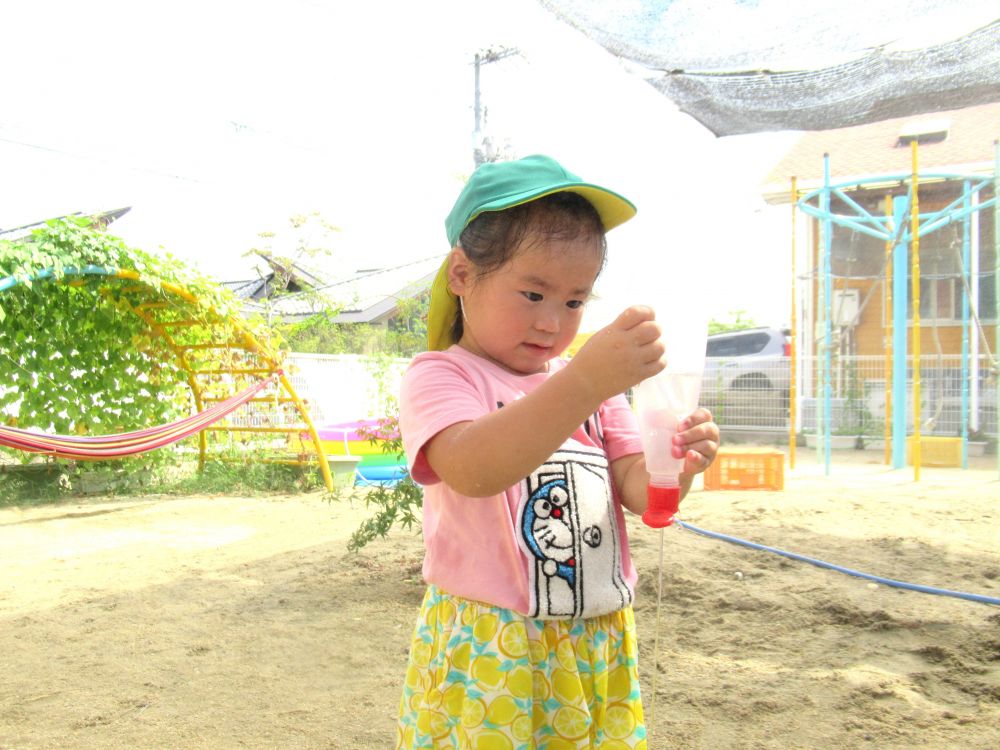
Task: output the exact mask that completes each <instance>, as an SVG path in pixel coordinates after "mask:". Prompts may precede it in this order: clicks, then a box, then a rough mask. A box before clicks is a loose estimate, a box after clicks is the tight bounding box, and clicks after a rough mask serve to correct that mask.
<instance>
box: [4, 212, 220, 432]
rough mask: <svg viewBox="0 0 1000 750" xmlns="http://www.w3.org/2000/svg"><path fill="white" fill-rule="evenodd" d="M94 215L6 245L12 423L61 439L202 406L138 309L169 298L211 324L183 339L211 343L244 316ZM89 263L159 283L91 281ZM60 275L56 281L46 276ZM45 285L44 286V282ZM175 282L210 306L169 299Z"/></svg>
mask: <svg viewBox="0 0 1000 750" xmlns="http://www.w3.org/2000/svg"><path fill="white" fill-rule="evenodd" d="M90 224H91V222H90V220H89V219H71V220H60V221H52V222H49V223H48V224H47V225H46V226H44V227H42V228H41V229H38V230H36V231H35V232H34V233H33V234H32V235H31V236H30V237H26V238H24V239H21V240H17V241H13V242H12V241H3V242H0V269H3V272H4V273H3V276H0V281H2V280H3V279H4V278H7V277H11V276H12V277H14V278H15V279H16V280H17V281H18V283H17V284H16V285H14V286H12V287H11V288H9V289H7V290H6V291H0V408H3V409H4V412H3V413H0V419H2V420H4V421H6V422H10V421H12V417H11V415H12V414H13V415H16V424H17V426H19V427H22V428H27V427H38V428H41V429H43V430H51V431H54V432H56V433H60V434H110V433H116V432H122V431H126V430H132V429H138V428H142V427H146V426H150V425H155V424H163V423H166V422H170V421H173V420H174V419H177V418H178V417H180V416H186V415H187V414H189V413H190V412H191V410H192V403H191V397H190V391H189V389H188V387H187V385H186V384H185V382H184V380H183V378H182V377H180V370H179V365H178V362H177V358H176V355H175V354H174V352H173V351H172V350H171V349H170V347H169V345H168V343H167V342H166V341H165V340H164V339H163V338H162V337H160V336H153V335H150V330H149V327H148V325H147V324H146V323H145V321H143V320H142V319H141V318H140V317H139V316H138V315H136V314H135V313H134V312H133V310H132V309H133V308H134V306H135V305H137V304H140V303H142V302H148V301H168V302H169V303H170V305H171V308H170V309H169V310H168V312H167V314H168V315H172V316H174V317H175V318H187V319H194V320H204V321H205V324H204V326H194V327H192V328H191V329H190V330H185V331H184V332H183V333H182V334H180V335H182V336H185V337H187V340H189V341H192V342H196V341H199V340H205V339H207V337H208V335H209V331H210V325H211V324H214V323H215V322H217V321H218V320H219V316H222V317H223V318H224V317H225V316H227V315H229V314H231V312H234V311H235V310H236V302H235V300H234V299H233V298H232V296H231V295H229V294H228V293H227V292H225V291H224V290H222V289H221V287H219V286H218V285H217V284H215V283H214V282H212V281H211V280H209V279H207V278H204V277H201V276H199V275H197V274H195V273H194V272H193V271H191V270H190V269H188V268H187V267H186V266H184V265H183V264H182V263H180V262H179V261H178V260H177V259H176V258H173V257H171V256H167V257H165V258H159V257H157V256H152V255H148V254H146V253H144V252H142V251H141V250H138V249H135V248H130V247H128V246H126V245H125V243H124V242H122V240H121V239H119V238H117V237H114V236H112V235H109V234H106V233H104V232H102V231H98V230H96V229H93V228H91V226H90ZM87 266H98V267H101V268H107V269H119V268H122V269H136V270H139V271H141V273H142V279H143V281H144V282H148V283H150V284H151V286H145V285H141V284H136V283H135V282H134V281H130V280H127V279H115V278H111V277H108V276H95V275H79V274H78V273H76V271H78V270H81V269H84V268H86V267H87ZM43 272H50V273H43ZM33 279H34V281H33ZM163 283H171V284H174V285H177V286H180V287H183V288H185V289H187V290H188V291H190V292H191V293H192V294H193V295H194V296H195V298H196V299H198V300H199V301H201V302H203V304H190V303H188V302H184V301H183V300H181V299H180V298H178V297H177V296H176V295H166V294H164V293H163V292H162V291H161V286H162V284H163Z"/></svg>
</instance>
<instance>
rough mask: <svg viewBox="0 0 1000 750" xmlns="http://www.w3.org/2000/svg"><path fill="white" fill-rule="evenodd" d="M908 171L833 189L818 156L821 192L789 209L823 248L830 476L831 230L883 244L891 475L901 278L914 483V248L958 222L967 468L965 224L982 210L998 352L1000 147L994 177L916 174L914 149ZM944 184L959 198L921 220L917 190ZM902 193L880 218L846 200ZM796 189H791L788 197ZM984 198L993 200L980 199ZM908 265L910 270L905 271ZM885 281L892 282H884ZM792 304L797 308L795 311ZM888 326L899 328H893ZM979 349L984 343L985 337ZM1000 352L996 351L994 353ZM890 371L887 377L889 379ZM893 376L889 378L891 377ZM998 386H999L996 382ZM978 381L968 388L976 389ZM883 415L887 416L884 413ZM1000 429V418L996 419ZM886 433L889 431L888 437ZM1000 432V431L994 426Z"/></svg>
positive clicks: (901, 415)
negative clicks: (990, 247)
mask: <svg viewBox="0 0 1000 750" xmlns="http://www.w3.org/2000/svg"><path fill="white" fill-rule="evenodd" d="M911 149H912V151H911V153H912V170H911V172H910V173H909V174H895V175H880V176H873V177H865V178H862V179H854V180H851V181H850V182H845V183H840V184H837V185H834V184H831V182H830V157H829V154H827V155H824V168H823V186H822V187H821V188H819V189H816V190H813V191H811V192H809V193H807V194H805V195H803V196H802V197H800V198H798V200H797V201H796V202H795V204H794V205H795V206H796V207H797V208H798V210H801V211H803V212H804V213H806V214H808V215H810V216H813V217H814V218H816V219H817V220H819V222H820V226H821V238H822V241H821V247H820V263H819V268H818V271H817V272H818V277H819V284H818V298H819V299H818V303H817V305H816V310H817V315H818V317H819V320H818V321H817V322H818V323H819V325H820V326H821V328H822V338H821V339H820V341H821V344H820V347H819V348H820V362H821V366H820V368H819V374H820V380H819V387H820V394H819V395H820V397H819V398H818V399H817V411H818V415H817V423H818V425H820V433H821V438H822V456H823V460H824V462H825V465H826V470H827V473H829V468H830V442H831V429H830V426H831V421H832V420H831V419H829V415H830V414H831V359H832V350H833V341H832V333H833V332H832V319H833V315H832V308H833V301H832V300H833V288H832V278H833V274H832V272H831V263H830V260H831V254H832V253H831V249H832V234H833V233H832V228H833V225H834V224H836V225H838V226H842V227H845V228H847V229H850V230H851V231H853V232H857V233H861V234H865V235H868V236H871V237H874V238H877V239H880V240H882V241H884V242H885V243H886V265H885V266H884V267H883V274H884V277H885V278H886V279H887V292H888V293H889V294H891V295H892V304H891V308H890V309H891V317H890V319H889V321H888V322H889V326H890V328H891V337H886V343H887V352H888V353H887V358H889V357H891V368H890V367H889V366H888V365H887V382H886V387H887V389H889V390H890V392H891V395H890V403H889V406H890V407H891V424H888V423H887V433H888V435H889V437H890V439H891V457H892V464H893V466H894V467H895V468H902V467H903V466H904V464H905V449H906V428H907V425H906V414H907V408H906V400H907V390H906V377H907V326H906V325H905V323H906V322H907V299H908V297H907V288H906V285H907V275H908V271H909V275H910V277H911V279H910V281H911V284H912V286H911V289H912V292H911V293H912V299H913V305H912V306H913V317H912V319H910V320H909V322H910V324H911V325H910V332H911V347H912V356H913V368H912V369H913V395H912V400H913V406H912V409H911V411H912V413H913V433H914V440H913V446H914V454H913V466H914V474H915V479H919V478H920V454H919V450H920V447H919V446H920V424H921V417H920V260H919V258H920V253H919V246H920V245H919V243H920V238H921V237H922V236H927V235H929V234H931V233H933V232H935V231H937V230H939V229H941V228H943V227H945V226H947V225H949V224H953V223H958V222H961V225H962V230H963V232H962V237H963V242H962V255H961V258H962V277H963V278H962V282H963V283H962V320H961V326H962V351H961V363H962V405H963V408H962V424H961V431H960V435H961V436H962V438H963V445H962V452H963V459H962V460H963V466H965V465H966V444H965V440H966V436H967V432H968V430H967V427H968V425H967V414H968V403H969V401H968V399H969V395H970V394H969V390H970V388H969V383H970V377H969V369H968V368H969V364H968V363H969V356H970V351H969V343H970V336H980V335H981V334H982V330H981V328H980V324H979V320H980V316H979V315H978V314H977V312H976V311H975V310H974V309H973V307H972V306H971V303H970V295H969V289H970V282H971V267H972V258H971V249H970V245H971V243H970V239H969V238H970V234H971V232H970V221H971V218H972V217H973V216H974V215H976V214H978V213H979V212H981V211H982V210H983V209H986V208H990V207H993V208H994V212H993V214H994V221H995V226H996V229H995V230H994V243H995V244H994V263H995V268H994V281H995V283H996V284H997V293H996V295H995V300H996V304H997V308H998V309H997V310H996V311H995V316H996V326H997V336H996V337H995V338H994V340H995V342H996V343H997V344H1000V247H998V245H1000V210H997V208H996V207H997V205H998V201H997V193H998V191H997V187H998V183H1000V144H997V145H996V152H997V155H996V165H995V167H994V174H993V175H986V176H983V175H964V174H953V173H938V172H935V173H920V172H919V169H918V163H917V160H918V151H917V143H916V142H913V144H912V146H911ZM932 181H933V182H940V181H950V182H958V183H961V184H962V186H963V190H962V192H961V195H960V196H959V197H958V198H956V199H955V200H953V201H952V202H951V203H949V204H948V205H946V206H945V207H943V208H941V209H940V210H937V211H929V212H923V213H922V212H921V211H920V208H919V186H920V185H921V184H924V183H928V182H932ZM899 185H905V186H907V188H908V189H907V192H906V195H905V196H902V200H896V201H892V200H891V195H890V196H889V200H887V205H888V206H890V208H888V209H887V211H886V213H885V214H884V215H878V214H874V213H872V212H870V211H869V210H868V209H866V208H865V207H864V206H862V205H861V204H860V203H859V202H858V201H856V200H854V199H853V198H852V197H851V196H850V195H849V194H848V191H849V190H850V189H858V188H860V187H868V188H878V187H881V186H885V187H886V189H887V191H888V189H889V188H890V187H892V186H899ZM794 189H795V187H794V183H793V190H794ZM988 190H991V191H992V196H991V197H989V198H984V197H983V195H984V194H985V192H987V191H988ZM908 263H909V265H908ZM890 279H891V281H890ZM796 304H797V303H796ZM894 322H898V323H900V324H899V325H893V323H894ZM983 339H984V341H985V337H983ZM996 348H998V347H997V346H994V349H996ZM992 363H993V369H994V372H996V371H997V369H998V365H997V352H996V351H994V352H993V353H992ZM890 369H891V371H890ZM890 375H891V377H890ZM998 381H1000V378H998ZM976 383H977V381H976V380H974V379H973V380H972V388H973V389H975V388H976V387H978V386H977V384H976ZM997 390H998V394H997V399H998V402H1000V382H998V385H997ZM888 411H889V410H888V409H887V412H888ZM998 415H1000V412H998ZM998 422H1000V416H998ZM890 428H891V429H890ZM998 432H1000V424H998ZM998 471H1000V451H998Z"/></svg>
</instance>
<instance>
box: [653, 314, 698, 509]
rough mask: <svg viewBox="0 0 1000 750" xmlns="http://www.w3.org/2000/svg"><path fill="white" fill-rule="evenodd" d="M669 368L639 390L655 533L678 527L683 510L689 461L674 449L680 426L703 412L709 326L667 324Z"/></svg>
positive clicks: (690, 322)
mask: <svg viewBox="0 0 1000 750" xmlns="http://www.w3.org/2000/svg"><path fill="white" fill-rule="evenodd" d="M661 326H662V327H663V340H664V343H665V345H666V350H667V367H666V369H665V370H663V372H661V373H660V374H659V375H656V376H654V377H652V378H649V379H647V380H644V381H642V382H641V383H639V385H637V386H636V389H635V409H636V414H637V416H638V420H639V429H640V431H641V433H642V446H643V452H644V453H645V456H646V470H647V471H648V472H649V477H650V478H649V486H648V488H647V497H648V499H649V504H648V506H647V508H646V512H645V513H644V514H643V516H642V520H643V522H644V523H645V524H646V525H647V526H651V527H653V528H663V527H664V526H669V525H670V524H671V523H673V517H674V514H676V513H677V508H678V506H679V505H680V474H681V470H682V469H683V468H684V459H683V458H674V456H673V454H672V446H673V439H674V435H676V434H677V425H678V424H679V423H680V421H681V420H682V419H684V417H686V416H688V415H689V414H691V412H693V411H694V410H695V409H697V408H698V396H699V395H700V394H701V378H702V371H703V370H704V366H705V346H706V343H707V331H708V326H707V323H703V322H702V320H701V319H694V318H691V319H688V320H684V321H675V320H667V321H662V322H661Z"/></svg>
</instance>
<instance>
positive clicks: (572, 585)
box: [400, 346, 642, 619]
mask: <svg viewBox="0 0 1000 750" xmlns="http://www.w3.org/2000/svg"><path fill="white" fill-rule="evenodd" d="M565 365H566V363H565V361H563V360H553V361H552V362H551V367H550V372H549V373H539V374H537V375H515V374H513V373H509V372H507V371H505V370H503V369H501V368H500V367H498V366H496V365H494V364H492V363H491V362H488V361H487V360H484V359H482V358H480V357H477V356H476V355H474V354H472V353H471V352H468V351H466V350H464V349H462V348H460V347H458V346H453V347H451V348H450V349H448V350H447V351H444V352H428V353H426V354H421V355H419V356H417V357H416V358H415V359H414V360H413V362H412V364H411V365H410V367H409V369H408V370H407V372H406V375H405V376H404V378H403V386H402V398H401V401H400V431H401V433H402V437H403V446H404V448H405V449H406V455H407V458H408V462H409V467H410V472H411V475H412V476H413V479H414V480H415V481H416V482H418V483H420V484H422V485H424V487H425V492H424V507H423V530H424V545H425V547H426V555H425V557H424V568H423V573H424V578H425V580H426V581H427V582H428V583H433V584H435V585H437V586H438V587H440V588H441V589H443V590H445V591H447V592H449V593H451V594H454V595H456V596H461V597H464V598H467V599H475V600H478V601H483V602H487V603H490V604H494V605H497V606H500V607H505V608H507V609H511V610H514V611H515V612H519V613H521V614H523V615H526V616H529V617H539V618H551V619H561V618H570V617H593V616H596V615H599V614H605V613H607V612H613V611H616V610H619V609H621V608H623V607H625V606H626V605H628V604H630V603H631V602H632V599H633V588H634V586H635V581H636V572H635V568H634V567H633V565H632V558H631V556H630V555H629V550H628V537H627V534H626V530H625V518H624V514H623V512H622V507H621V503H620V501H619V499H618V497H617V495H616V493H615V491H614V489H613V487H614V485H613V482H612V480H611V475H610V469H609V465H610V463H611V462H613V461H615V460H617V459H619V458H621V457H623V456H627V455H630V454H635V453H641V452H642V443H641V440H640V437H639V432H638V428H637V426H636V420H635V417H634V415H633V413H632V410H631V408H630V407H629V405H628V402H627V401H626V400H625V397H624V396H616V397H615V398H612V399H609V400H608V401H606V402H604V403H603V404H602V405H601V407H600V409H598V411H597V412H596V413H595V414H594V415H592V416H591V417H590V418H589V419H588V420H587V422H586V423H585V424H583V425H581V426H580V427H579V428H578V429H577V430H576V431H575V432H574V433H573V435H572V436H571V437H570V438H569V439H568V440H567V441H566V443H564V444H563V446H562V447H561V448H560V449H559V450H558V451H557V452H556V453H555V454H553V456H552V457H551V458H550V459H549V460H548V461H547V462H545V463H544V464H542V465H541V466H540V467H538V469H536V470H535V471H533V472H532V473H531V474H530V475H529V476H527V477H525V479H524V480H523V481H521V482H520V483H519V484H517V485H515V486H513V487H510V488H508V489H507V490H506V491H505V492H503V493H502V494H499V495H494V496H492V497H482V498H471V497H467V496H465V495H460V494H458V493H457V492H455V491H453V490H452V489H451V488H450V487H448V486H447V485H446V484H445V483H444V482H442V481H440V479H439V478H438V477H437V475H436V474H435V473H434V472H433V470H432V469H431V468H430V465H429V464H428V463H427V460H426V457H425V455H424V452H423V448H424V446H425V445H426V444H427V442H428V441H429V440H430V439H431V438H433V437H434V436H435V435H437V434H438V433H439V432H440V431H441V430H443V429H445V428H446V427H449V426H451V425H453V424H456V423H458V422H467V421H472V420H475V419H477V418H478V417H481V416H483V415H484V414H487V413H489V412H492V411H495V410H497V409H499V408H503V405H504V404H509V403H511V402H512V401H515V400H516V399H519V398H521V397H522V396H524V395H526V394H528V393H530V392H531V391H532V390H534V389H535V388H537V387H538V386H539V385H540V384H541V383H543V382H544V381H545V380H546V379H547V378H548V377H550V375H551V373H552V372H556V371H558V370H560V369H562V368H563V367H565Z"/></svg>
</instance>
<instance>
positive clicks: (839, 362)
mask: <svg viewBox="0 0 1000 750" xmlns="http://www.w3.org/2000/svg"><path fill="white" fill-rule="evenodd" d="M822 367H823V361H822V359H821V358H803V359H802V360H801V363H800V367H799V371H798V373H797V381H798V383H799V385H798V387H797V388H796V389H795V390H796V391H797V398H798V401H797V405H798V409H797V412H798V420H797V421H798V422H799V425H798V430H797V431H799V432H802V433H805V434H807V435H808V434H810V433H816V432H817V430H818V427H819V419H818V417H819V414H820V412H821V411H822V408H823V400H822V395H821V394H822V388H823V383H822ZM887 376H888V378H889V381H890V386H891V379H892V372H891V370H889V372H888V373H887V370H886V361H885V358H883V357H878V356H865V357H837V358H835V359H834V360H833V363H832V366H831V368H830V375H829V379H830V393H831V399H830V411H829V414H828V415H826V418H827V419H828V420H829V422H830V430H831V432H832V433H833V434H835V435H854V436H861V437H866V438H881V437H882V436H883V435H884V433H885V420H886V409H887V404H886V378H887ZM966 377H967V378H968V379H967V380H966V388H965V392H964V393H963V387H962V386H963V372H962V359H961V357H959V356H953V355H948V356H938V355H931V356H929V357H924V358H922V359H921V362H920V422H921V432H922V433H923V434H924V435H936V436H949V437H958V436H960V435H961V430H962V414H963V412H964V413H965V414H966V415H967V417H966V418H967V421H966V427H967V430H968V434H969V436H970V439H985V438H993V439H995V438H996V437H997V372H996V370H995V369H994V368H993V366H992V365H991V363H990V360H989V358H988V357H986V356H980V357H979V358H978V360H977V361H974V362H973V361H970V362H969V365H968V368H967V370H966ZM913 382H914V380H913V360H912V358H908V359H907V373H906V424H907V432H912V431H913V427H912V426H913V413H914V412H913ZM792 396H793V394H792V388H791V360H790V359H789V358H787V357H745V358H737V359H730V360H726V359H719V358H709V360H708V361H707V363H706V367H705V377H704V380H703V382H702V397H701V403H702V405H703V406H705V407H707V408H709V409H710V410H711V411H712V414H713V415H714V417H715V421H716V422H717V423H718V424H719V425H720V426H721V427H722V428H724V429H725V428H732V429H736V430H739V429H745V430H761V431H774V432H775V433H781V432H784V433H786V434H787V433H788V431H789V419H790V416H791V409H790V407H791V398H792ZM892 406H893V404H892V403H891V402H890V403H889V404H888V408H889V409H890V411H891V409H892Z"/></svg>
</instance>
